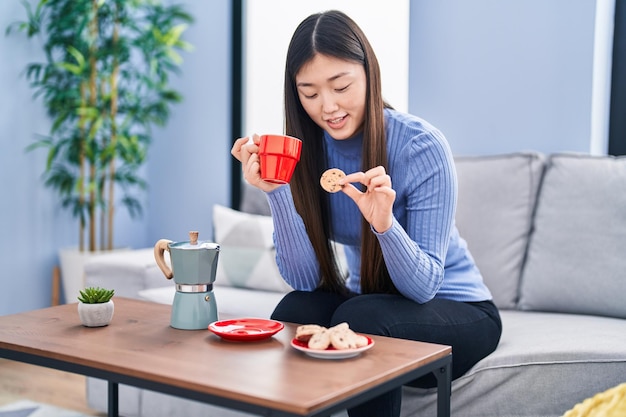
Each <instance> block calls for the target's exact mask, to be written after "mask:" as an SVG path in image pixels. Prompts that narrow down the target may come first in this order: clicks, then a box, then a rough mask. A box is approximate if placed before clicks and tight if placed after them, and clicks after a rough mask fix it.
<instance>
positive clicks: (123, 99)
mask: <svg viewBox="0 0 626 417" xmlns="http://www.w3.org/2000/svg"><path fill="white" fill-rule="evenodd" d="M22 3H23V5H24V9H25V12H26V16H27V19H26V20H25V21H20V22H15V23H13V24H12V25H10V26H9V27H8V28H7V34H10V33H12V32H15V31H20V32H23V33H25V34H26V35H27V36H28V38H38V39H40V42H41V43H42V48H43V52H44V61H43V62H34V63H30V64H28V66H27V68H26V77H27V79H28V81H29V82H30V85H31V87H32V88H33V89H34V92H35V96H36V97H38V98H40V99H41V100H42V101H43V103H44V105H45V107H46V110H47V113H48V115H49V116H50V118H51V119H52V124H51V128H50V131H49V132H47V134H45V135H42V136H40V137H39V139H37V140H36V141H35V142H34V143H33V144H32V145H31V146H29V149H41V148H44V149H46V150H47V162H46V166H45V167H44V169H43V171H44V181H45V185H46V186H47V187H49V188H51V189H53V190H55V192H56V193H57V194H58V196H59V197H60V202H61V204H62V206H63V207H64V208H66V209H69V210H71V212H72V214H73V215H74V217H75V218H77V219H78V220H79V228H78V229H79V230H78V248H79V250H80V251H81V252H82V251H90V252H93V251H97V250H102V249H112V248H113V247H114V227H113V225H114V213H115V207H116V206H117V205H123V206H125V207H126V208H127V209H128V210H129V212H130V215H131V216H136V215H138V214H140V213H141V202H140V201H141V200H140V199H139V198H138V196H139V195H140V193H141V192H143V190H144V188H145V187H146V184H145V181H144V180H143V179H142V178H141V175H140V173H141V169H140V168H141V167H142V165H143V164H144V162H145V160H146V153H147V150H148V146H149V144H150V141H151V128H152V127H153V126H155V125H163V124H165V123H166V122H167V120H168V117H169V114H170V108H171V106H172V105H173V104H174V103H177V102H179V101H180V100H181V96H180V94H179V93H178V92H177V91H175V90H174V89H172V88H171V86H170V83H169V81H170V80H169V78H170V74H172V73H175V72H177V70H178V66H179V64H180V63H181V60H182V59H181V56H180V54H179V52H181V51H184V50H189V49H190V48H191V45H189V44H188V43H186V42H185V41H184V40H183V39H182V37H181V35H182V34H183V32H184V31H185V29H186V27H187V26H188V24H190V23H191V22H192V20H193V19H192V17H191V15H190V14H189V13H187V12H186V11H185V10H184V8H183V7H182V6H180V5H164V4H162V3H161V2H160V1H157V0H38V1H37V0H31V1H26V0H24V1H22ZM116 193H118V194H121V195H116ZM85 238H87V241H86V242H85ZM66 294H67V292H66Z"/></svg>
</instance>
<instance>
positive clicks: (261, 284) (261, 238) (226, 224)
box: [213, 204, 291, 293]
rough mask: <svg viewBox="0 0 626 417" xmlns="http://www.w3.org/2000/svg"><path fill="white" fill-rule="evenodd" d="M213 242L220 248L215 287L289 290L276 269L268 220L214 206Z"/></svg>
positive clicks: (271, 224)
mask: <svg viewBox="0 0 626 417" xmlns="http://www.w3.org/2000/svg"><path fill="white" fill-rule="evenodd" d="M213 230H214V233H215V236H214V239H215V242H217V243H219V245H220V255H219V261H218V263H217V275H216V279H215V285H217V286H219V285H225V286H233V287H239V288H251V289H257V290H264V291H277V292H281V293H285V292H288V291H290V290H291V287H290V286H289V285H288V284H287V283H286V282H285V281H284V280H283V278H282V277H281V275H280V272H278V266H277V265H276V250H275V248H274V237H273V235H274V224H273V222H272V218H271V217H270V216H263V215H257V214H249V213H243V212H240V211H237V210H233V209H231V208H228V207H224V206H221V205H219V204H216V205H215V206H213Z"/></svg>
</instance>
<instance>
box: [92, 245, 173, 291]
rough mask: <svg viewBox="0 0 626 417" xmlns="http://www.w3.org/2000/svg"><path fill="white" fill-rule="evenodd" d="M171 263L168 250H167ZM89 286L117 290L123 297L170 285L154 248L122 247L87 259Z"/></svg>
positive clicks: (167, 260)
mask: <svg viewBox="0 0 626 417" xmlns="http://www.w3.org/2000/svg"><path fill="white" fill-rule="evenodd" d="M165 255H166V262H168V263H169V258H168V255H169V254H168V253H167V251H166V252H165ZM84 268H85V286H87V287H104V288H111V289H114V290H115V295H116V296H119V297H129V298H136V299H140V298H141V297H140V296H139V292H140V291H143V290H146V289H150V288H155V287H162V286H164V285H167V282H168V281H167V279H166V278H165V276H164V275H163V273H162V272H161V270H160V269H159V267H158V266H157V264H156V261H155V260H154V250H153V248H146V249H137V250H129V251H120V252H116V253H110V254H106V255H101V256H97V257H94V258H92V259H88V260H87V261H86V262H85V266H84Z"/></svg>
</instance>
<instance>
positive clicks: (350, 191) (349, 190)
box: [341, 183, 363, 203]
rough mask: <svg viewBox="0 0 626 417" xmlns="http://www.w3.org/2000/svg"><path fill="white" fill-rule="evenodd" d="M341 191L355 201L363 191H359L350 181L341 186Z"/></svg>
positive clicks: (356, 201)
mask: <svg viewBox="0 0 626 417" xmlns="http://www.w3.org/2000/svg"><path fill="white" fill-rule="evenodd" d="M341 191H343V192H344V194H346V195H347V196H348V197H350V198H351V199H352V200H353V201H354V202H355V203H358V201H359V199H360V198H361V196H362V195H363V193H362V192H361V191H359V189H358V188H356V187H355V186H354V185H352V184H350V183H347V184H345V185H344V186H343V187H341Z"/></svg>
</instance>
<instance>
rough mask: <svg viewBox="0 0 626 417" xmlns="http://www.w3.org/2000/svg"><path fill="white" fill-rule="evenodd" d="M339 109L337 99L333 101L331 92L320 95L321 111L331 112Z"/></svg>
mask: <svg viewBox="0 0 626 417" xmlns="http://www.w3.org/2000/svg"><path fill="white" fill-rule="evenodd" d="M338 109H339V106H338V105H337V101H335V99H334V97H333V96H332V94H325V95H323V96H322V111H323V112H324V113H327V114H332V113H334V112H336V111H337V110H338Z"/></svg>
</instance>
